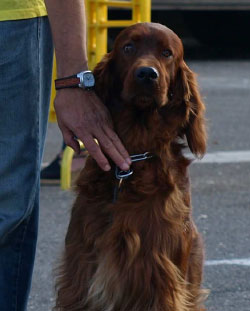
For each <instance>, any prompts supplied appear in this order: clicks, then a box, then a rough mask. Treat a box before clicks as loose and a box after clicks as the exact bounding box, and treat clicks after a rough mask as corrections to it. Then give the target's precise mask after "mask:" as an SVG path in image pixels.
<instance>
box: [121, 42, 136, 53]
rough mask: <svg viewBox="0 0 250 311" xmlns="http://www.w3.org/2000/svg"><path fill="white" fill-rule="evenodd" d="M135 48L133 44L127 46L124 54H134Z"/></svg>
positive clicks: (124, 48)
mask: <svg viewBox="0 0 250 311" xmlns="http://www.w3.org/2000/svg"><path fill="white" fill-rule="evenodd" d="M134 49H135V48H134V46H133V45H132V44H131V43H129V44H126V45H125V46H124V47H123V51H124V53H125V54H131V53H133V52H134Z"/></svg>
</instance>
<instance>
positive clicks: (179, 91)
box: [173, 61, 207, 157]
mask: <svg viewBox="0 0 250 311" xmlns="http://www.w3.org/2000/svg"><path fill="white" fill-rule="evenodd" d="M173 96H174V97H175V96H177V97H178V101H179V102H182V103H184V104H185V105H186V121H185V126H184V135H185V136H186V138H187V143H188V146H189V148H190V150H191V152H192V153H193V154H195V155H196V156H197V157H202V156H203V155H204V153H205V151H206V138H207V135H206V126H205V119H204V112H205V105H204V104H203V102H202V99H201V95H200V92H199V89H198V85H197V81H196V76H195V74H194V73H193V72H192V71H191V70H190V68H189V67H188V66H187V65H186V63H185V62H184V61H182V63H181V65H180V66H179V69H178V71H177V75H176V79H175V83H174V87H173Z"/></svg>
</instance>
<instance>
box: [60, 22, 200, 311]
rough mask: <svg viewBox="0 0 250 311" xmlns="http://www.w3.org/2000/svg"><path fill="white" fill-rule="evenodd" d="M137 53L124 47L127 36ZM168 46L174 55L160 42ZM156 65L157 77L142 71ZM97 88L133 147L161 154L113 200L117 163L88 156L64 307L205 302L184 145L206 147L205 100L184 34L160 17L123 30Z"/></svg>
mask: <svg viewBox="0 0 250 311" xmlns="http://www.w3.org/2000/svg"><path fill="white" fill-rule="evenodd" d="M128 43H130V44H133V48H134V49H133V52H132V53H124V50H123V47H124V45H126V44H128ZM165 49H170V50H171V51H172V53H173V55H172V56H170V57H168V58H166V57H165V56H163V55H162V51H163V50H165ZM139 66H149V67H154V68H156V69H157V71H158V72H159V79H158V80H157V82H156V83H155V84H154V85H153V86H147V87H144V86H143V85H139V84H138V83H137V82H136V81H135V78H134V73H135V70H136V69H137V68H138V67H139ZM94 73H95V77H96V92H97V94H98V95H99V96H100V98H101V99H102V100H103V102H104V103H105V104H106V105H107V107H108V108H109V110H110V112H111V114H112V117H113V121H114V125H115V129H116V131H117V133H118V135H119V137H120V138H121V139H122V141H123V143H124V145H125V146H126V148H127V150H128V151H129V153H130V154H131V155H132V154H138V153H144V152H146V151H149V152H152V153H153V154H154V155H155V157H154V158H152V159H148V160H145V161H142V162H137V163H135V164H133V170H134V174H133V175H132V176H131V177H130V178H128V179H127V180H125V181H124V183H123V188H122V191H121V192H120V193H119V195H118V200H117V201H116V202H115V203H112V198H113V190H114V187H115V184H117V180H116V179H115V176H114V167H113V168H112V170H111V171H110V172H108V173H107V172H103V171H102V170H101V169H100V168H99V167H98V166H97V164H96V162H95V161H94V160H93V159H92V158H91V157H89V158H88V160H87V164H86V167H85V168H84V170H83V171H82V173H81V176H80V178H79V180H78V183H77V193H78V196H77V199H76V201H75V204H74V207H73V210H72V216H71V221H70V225H69V228H68V232H67V236H66V243H65V254H64V261H63V264H62V267H61V270H60V276H59V279H58V297H57V304H56V310H61V311H84V310H86V311H191V310H192V311H201V310H205V309H204V306H203V304H202V302H201V296H202V295H201V294H202V290H201V289H200V285H201V280H202V265H203V247H202V242H201V239H200V236H199V233H198V232H197V229H196V227H195V225H194V223H193V221H192V218H191V203H190V189H189V178H188V172H187V167H188V165H189V163H190V161H189V160H188V159H186V158H185V157H184V156H183V154H182V150H183V148H184V142H183V140H184V139H185V138H186V140H187V143H188V146H189V148H190V150H191V151H192V152H193V153H194V154H195V155H197V156H202V155H203V154H204V152H205V148H206V132H205V125H204V110H205V108H204V105H203V103H202V101H201V98H200V95H199V91H198V89H197V85H196V79H195V76H194V74H193V72H192V71H191V70H190V69H189V68H188V67H187V65H186V64H185V62H184V60H183V48H182V44H181V41H180V39H179V38H178V37H177V36H176V35H175V34H174V33H173V32H172V31H171V30H170V29H168V28H166V27H164V26H162V25H159V24H149V23H145V24H136V25H134V26H132V27H129V28H127V29H126V30H124V31H123V32H122V33H121V34H120V35H119V36H118V38H117V40H116V42H115V47H114V50H113V51H112V52H111V53H109V54H107V55H106V56H105V57H104V59H103V60H102V61H101V62H100V63H99V64H98V65H97V67H96V68H95V71H94Z"/></svg>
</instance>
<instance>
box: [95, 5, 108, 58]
mask: <svg viewBox="0 0 250 311" xmlns="http://www.w3.org/2000/svg"><path fill="white" fill-rule="evenodd" d="M96 2H97V5H96V20H97V23H96V42H97V44H98V46H97V48H96V63H98V62H99V61H100V60H101V59H102V57H103V55H104V54H106V53H107V48H108V29H107V27H105V24H106V23H107V19H108V8H107V1H106V0H102V1H100V0H96Z"/></svg>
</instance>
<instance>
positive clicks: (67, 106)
mask: <svg viewBox="0 0 250 311" xmlns="http://www.w3.org/2000/svg"><path fill="white" fill-rule="evenodd" d="M55 111H56V115H57V121H58V125H59V127H60V129H61V131H62V134H63V139H64V141H65V143H66V144H67V145H68V146H70V147H71V148H73V149H74V151H75V152H76V153H79V152H80V145H79V143H78V141H77V140H76V139H75V137H77V138H79V139H80V140H81V141H82V142H83V143H84V145H85V147H86V149H87V150H88V152H89V154H90V155H91V156H92V157H93V158H94V159H95V160H96V162H97V164H98V165H99V166H100V168H102V169H103V170H104V171H108V170H110V164H109V162H108V160H107V158H106V156H105V154H106V155H108V156H109V157H110V158H111V159H112V160H113V161H114V162H115V164H116V165H117V166H119V167H120V168H121V169H122V170H124V171H126V170H128V169H129V166H130V164H131V160H130V158H129V154H128V152H127V151H126V149H125V148H124V146H123V145H122V143H121V141H120V139H119V137H118V136H117V134H116V133H115V132H114V130H113V124H112V120H111V117H110V115H109V112H108V110H107V108H106V107H105V106H104V105H103V103H102V102H101V101H100V99H99V98H98V97H97V95H96V94H95V93H94V92H93V91H85V90H82V89H61V90H60V91H58V92H57V95H56V99H55ZM95 138H96V139H97V141H98V143H99V144H97V143H96V141H95V140H94V139H95Z"/></svg>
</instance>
